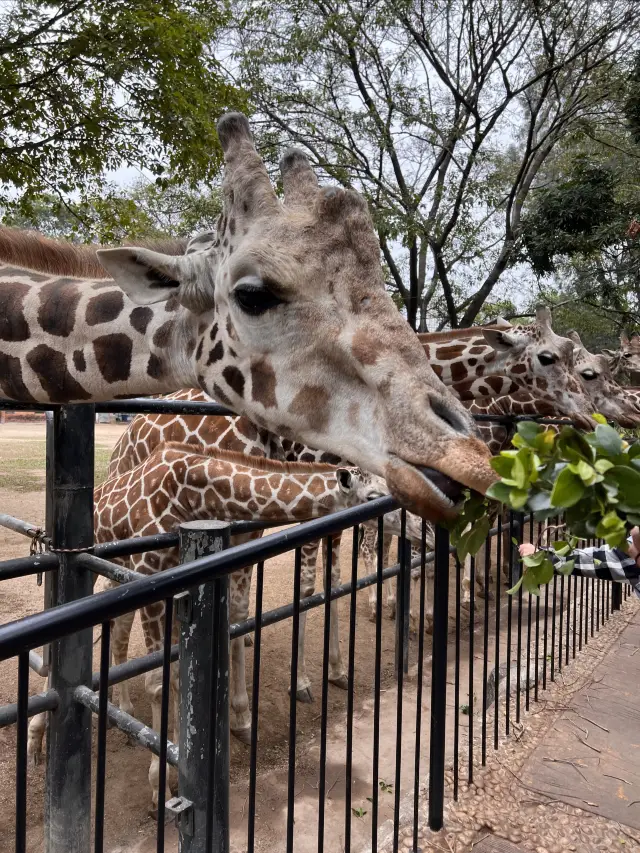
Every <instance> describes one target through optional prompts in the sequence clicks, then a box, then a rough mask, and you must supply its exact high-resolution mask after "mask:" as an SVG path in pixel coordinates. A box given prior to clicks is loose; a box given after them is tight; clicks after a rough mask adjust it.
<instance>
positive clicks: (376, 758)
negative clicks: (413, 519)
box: [371, 516, 384, 853]
mask: <svg viewBox="0 0 640 853" xmlns="http://www.w3.org/2000/svg"><path fill="white" fill-rule="evenodd" d="M383 554H384V516H380V518H379V519H378V548H377V555H376V557H377V559H376V653H375V671H374V682H373V756H372V759H373V761H372V763H373V767H372V775H373V787H372V790H371V853H377V850H378V798H379V787H378V768H379V766H380V687H381V677H382V674H381V671H380V668H381V665H382V572H383V569H384V565H383Z"/></svg>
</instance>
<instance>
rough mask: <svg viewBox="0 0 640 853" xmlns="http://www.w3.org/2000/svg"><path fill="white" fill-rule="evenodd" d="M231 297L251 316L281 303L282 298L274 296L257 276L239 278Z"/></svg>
mask: <svg viewBox="0 0 640 853" xmlns="http://www.w3.org/2000/svg"><path fill="white" fill-rule="evenodd" d="M233 298H234V299H235V301H236V304H237V305H238V307H239V308H240V309H241V310H242V311H244V312H245V314H251V316H252V317H258V316H260V314H264V313H265V312H267V311H269V310H270V309H271V308H276V307H277V306H278V305H281V304H282V299H280V298H279V297H278V296H276V295H275V293H273V291H271V290H270V289H269V288H268V287H267V286H266V285H265V283H264V282H263V281H262V279H260V278H258V276H247V277H246V278H241V279H240V281H239V282H238V283H237V284H236V286H235V287H234V289H233Z"/></svg>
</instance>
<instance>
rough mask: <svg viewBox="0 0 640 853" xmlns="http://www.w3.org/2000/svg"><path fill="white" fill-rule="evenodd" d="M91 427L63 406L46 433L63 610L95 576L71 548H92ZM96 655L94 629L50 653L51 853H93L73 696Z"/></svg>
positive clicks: (88, 417)
mask: <svg viewBox="0 0 640 853" xmlns="http://www.w3.org/2000/svg"><path fill="white" fill-rule="evenodd" d="M94 422H95V413H94V410H93V406H88V405H81V406H64V407H62V408H60V409H59V410H57V411H56V412H54V414H53V418H52V420H51V422H50V426H49V430H48V439H47V472H48V481H47V486H48V494H47V523H48V531H47V532H48V533H49V535H50V536H51V540H52V547H53V548H59V549H71V550H70V551H69V552H65V551H64V550H61V552H60V554H59V557H60V568H59V570H58V572H57V583H55V584H54V585H53V587H54V589H53V590H52V592H55V603H56V604H58V605H59V604H65V603H67V602H70V601H74V600H76V599H79V598H84V597H85V596H90V595H91V593H92V591H93V584H92V578H91V573H90V572H88V571H87V570H86V569H82V568H80V567H76V566H75V565H74V556H73V553H74V552H73V549H84V548H89V547H91V545H92V544H93V468H94V432H93V429H94ZM48 424H49V422H48ZM55 587H57V589H55ZM92 656H93V632H92V630H91V628H85V629H83V630H82V631H77V632H76V633H74V634H70V635H68V636H65V637H62V638H61V639H60V640H58V641H57V642H55V643H53V644H52V646H51V668H50V672H51V676H50V687H51V689H52V690H55V692H56V693H57V695H58V707H57V709H56V710H55V711H54V712H52V713H51V714H50V720H49V736H48V738H47V771H46V781H45V786H46V788H45V837H46V850H47V853H89V850H90V848H91V721H92V714H91V710H90V709H89V708H87V707H85V706H84V705H81V704H80V703H79V702H77V701H76V699H75V696H74V692H75V690H76V688H77V687H79V686H80V685H86V686H90V685H91V674H92V666H91V663H92Z"/></svg>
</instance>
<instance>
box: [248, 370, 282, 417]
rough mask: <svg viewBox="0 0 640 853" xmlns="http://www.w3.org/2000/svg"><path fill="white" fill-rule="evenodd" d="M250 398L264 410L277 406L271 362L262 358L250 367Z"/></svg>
mask: <svg viewBox="0 0 640 853" xmlns="http://www.w3.org/2000/svg"><path fill="white" fill-rule="evenodd" d="M251 398H252V400H254V402H256V403H262V405H263V406H264V407H265V409H268V408H273V407H274V406H276V405H277V400H276V374H275V371H274V369H273V367H272V365H271V362H270V361H269V360H268V359H266V358H262V359H260V360H259V361H256V362H254V363H253V364H252V365H251Z"/></svg>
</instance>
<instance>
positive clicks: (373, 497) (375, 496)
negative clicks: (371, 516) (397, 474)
mask: <svg viewBox="0 0 640 853" xmlns="http://www.w3.org/2000/svg"><path fill="white" fill-rule="evenodd" d="M383 497H384V495H383V494H382V492H371V493H370V494H368V495H367V500H368V501H377V500H378V498H383Z"/></svg>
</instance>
